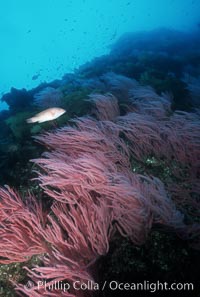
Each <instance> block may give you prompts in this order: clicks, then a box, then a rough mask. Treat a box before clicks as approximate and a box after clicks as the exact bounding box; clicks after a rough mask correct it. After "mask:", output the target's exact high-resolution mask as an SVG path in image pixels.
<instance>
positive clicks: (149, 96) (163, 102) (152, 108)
mask: <svg viewBox="0 0 200 297" xmlns="http://www.w3.org/2000/svg"><path fill="white" fill-rule="evenodd" d="M129 94H130V102H131V103H132V104H133V107H134V108H135V111H137V112H139V113H142V114H143V115H145V114H149V115H152V116H154V117H155V118H158V119H162V118H166V116H167V115H169V114H170V112H171V103H172V100H173V96H172V94H170V93H167V92H166V93H162V95H161V96H160V95H158V94H156V92H155V90H154V89H153V88H152V87H150V86H137V87H135V88H134V89H131V90H130V92H129Z"/></svg>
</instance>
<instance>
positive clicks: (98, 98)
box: [89, 94, 120, 121]
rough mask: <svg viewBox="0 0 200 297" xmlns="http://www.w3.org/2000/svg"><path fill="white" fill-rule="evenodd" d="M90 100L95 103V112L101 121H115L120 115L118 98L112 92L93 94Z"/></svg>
mask: <svg viewBox="0 0 200 297" xmlns="http://www.w3.org/2000/svg"><path fill="white" fill-rule="evenodd" d="M89 98H90V99H89V100H90V101H91V102H93V103H94V104H95V109H94V110H93V114H95V116H96V117H97V119H98V120H101V121H114V120H115V119H116V117H117V116H119V115H120V111H119V106H118V102H117V98H116V97H115V96H113V95H112V94H106V95H101V94H91V95H90V96H89Z"/></svg>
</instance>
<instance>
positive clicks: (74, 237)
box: [0, 89, 199, 297]
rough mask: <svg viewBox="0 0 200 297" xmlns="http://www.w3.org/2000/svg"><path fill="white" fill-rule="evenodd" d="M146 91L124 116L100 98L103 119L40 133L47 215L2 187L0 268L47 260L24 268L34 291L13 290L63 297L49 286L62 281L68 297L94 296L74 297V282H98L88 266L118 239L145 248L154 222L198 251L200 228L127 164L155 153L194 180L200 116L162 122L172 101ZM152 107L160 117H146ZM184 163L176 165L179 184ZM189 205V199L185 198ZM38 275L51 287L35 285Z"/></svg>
mask: <svg viewBox="0 0 200 297" xmlns="http://www.w3.org/2000/svg"><path fill="white" fill-rule="evenodd" d="M145 91H146V90H145ZM147 91H148V92H147V93H148V94H150V95H148V96H149V98H146V97H147V96H146V95H144V96H143V95H141V94H143V93H144V94H146V93H145V92H144V89H142V90H141V89H140V90H139V93H138V94H137V98H139V99H140V101H141V105H138V106H137V105H136V106H135V111H134V112H131V113H129V114H127V115H124V116H119V109H118V106H117V101H116V100H117V99H116V98H115V97H113V96H108V97H106V96H103V95H96V94H95V95H93V96H94V97H92V100H93V101H94V103H95V104H96V108H97V111H96V115H97V117H98V118H99V119H100V120H95V119H93V118H91V117H90V118H89V117H82V118H79V119H76V120H74V121H73V124H72V126H66V127H63V128H61V129H57V130H56V131H53V132H47V133H45V134H43V135H40V136H37V137H35V138H36V140H37V141H39V142H40V143H42V144H43V145H45V146H46V147H47V148H48V150H49V151H48V152H46V153H44V154H43V156H41V158H38V159H35V160H32V162H34V163H35V164H36V165H37V166H38V169H37V178H36V179H37V180H38V182H39V184H40V187H41V188H42V190H43V191H44V193H45V194H46V195H48V197H49V198H50V199H51V205H50V207H49V208H47V209H45V212H44V210H43V209H42V206H41V204H40V203H39V202H36V199H35V198H33V197H32V196H31V195H28V199H27V202H23V201H22V200H21V198H20V196H19V195H18V194H17V193H16V192H13V190H11V189H9V188H7V190H6V189H1V190H0V197H1V208H0V222H1V229H0V235H1V237H0V247H2V249H1V250H0V256H1V257H3V259H1V260H0V262H1V261H2V262H3V263H10V262H13V261H25V260H26V258H27V257H28V258H30V257H31V256H32V255H35V254H37V255H39V256H40V258H41V262H42V263H41V266H40V267H35V268H32V269H30V268H26V269H27V271H28V275H29V277H30V278H31V279H32V280H33V282H34V286H33V287H32V288H31V289H30V290H29V291H27V290H26V289H25V288H24V287H23V286H22V285H17V290H19V291H21V292H23V293H24V294H26V295H27V296H35V297H39V296H45V294H46V296H59V294H60V291H56V290H53V292H52V291H51V285H52V282H54V283H55V282H56V281H60V282H61V281H63V282H67V283H69V284H70V285H71V287H70V289H69V290H68V291H67V292H64V293H63V294H64V295H63V296H88V295H89V294H90V293H91V294H92V291H88V290H87V291H85V292H83V291H79V292H77V291H75V289H74V288H73V286H72V284H73V282H74V281H76V280H79V281H82V282H84V281H92V280H93V279H95V275H94V274H93V272H92V269H91V268H92V267H93V266H94V265H95V264H96V262H97V260H98V259H99V257H100V256H102V255H105V254H106V253H107V252H108V250H109V245H110V242H111V241H112V240H114V237H115V235H116V234H120V235H121V236H125V237H128V238H130V239H131V241H132V242H133V243H134V244H136V245H140V244H142V243H144V242H145V240H146V238H147V235H148V233H149V231H150V229H151V227H152V225H153V224H160V225H164V226H166V227H167V228H170V229H171V230H174V231H175V232H177V233H178V234H179V235H180V236H182V237H183V238H184V239H189V240H190V239H191V237H196V238H197V246H198V239H199V226H198V225H189V226H188V225H186V224H185V222H184V215H183V214H182V213H181V212H180V210H178V209H177V205H176V203H175V202H176V201H175V202H174V201H173V199H172V197H171V195H170V193H169V192H168V191H167V190H166V188H165V185H164V183H163V182H162V181H161V180H160V179H159V178H158V177H156V176H152V175H151V176H150V175H149V176H148V175H147V173H146V172H144V173H143V174H141V173H138V172H137V171H133V170H132V165H131V160H132V158H134V159H135V160H137V161H138V162H141V163H142V162H143V163H145V161H144V160H145V158H147V157H149V156H152V155H153V156H155V157H156V158H158V159H162V160H163V159H164V160H165V161H166V162H168V164H169V166H170V163H172V162H173V160H175V162H177V164H180V165H181V166H187V167H188V168H187V169H188V170H189V172H190V170H191V172H192V170H193V173H191V175H190V178H189V179H188V183H190V182H191V180H194V179H193V178H194V175H195V178H196V170H197V163H198V161H199V159H198V151H199V141H198V135H197V131H194V129H193V127H194V125H196V122H195V121H197V122H198V115H191V114H188V113H181V114H180V113H176V114H174V115H167V114H166V115H165V116H163V115H164V113H165V111H166V109H168V108H169V106H170V102H166V101H167V100H168V99H167V97H165V98H161V102H160V101H159V100H160V97H159V96H157V95H156V94H155V93H154V92H153V90H151V89H147ZM150 99H151V100H150ZM162 99H163V100H162ZM129 100H130V101H129V102H130V104H132V100H133V99H132V98H130V99H129ZM102 101H103V104H102ZM156 102H157V103H156ZM106 104H108V106H109V107H113V113H111V114H109V112H108V110H109V108H108V106H107V105H106ZM156 104H157V106H158V109H159V110H160V111H161V113H160V112H159V113H157V112H156V113H155V114H151V113H150V114H149V110H150V109H151V108H153V107H154V106H156ZM141 106H142V107H141ZM160 114H162V116H160ZM181 129H182V130H181ZM181 131H182V132H181ZM191 152H192V155H191V154H190V153H191ZM181 166H180V167H179V166H174V167H173V166H172V167H171V171H172V172H173V174H174V176H176V177H177V176H178V177H180V179H181V178H182V177H181V175H180V174H181V172H182V167H181ZM194 171H195V172H194ZM186 178H187V175H186ZM182 180H183V181H185V176H183V179H182ZM166 184H167V182H166ZM167 189H168V190H169V189H170V187H168V188H167ZM176 193H178V190H177V191H176ZM190 198H191V197H190ZM196 202H198V201H196ZM184 203H185V202H184ZM187 203H188V205H191V203H192V202H191V200H189V198H188V200H187ZM197 204H198V203H197ZM193 205H195V203H194V204H193ZM26 221H28V223H26ZM35 234H36V235H35ZM191 234H192V236H191ZM13 245H14V246H15V248H14V249H13ZM5 250H6V252H5ZM41 279H42V281H45V282H46V283H45V285H44V284H43V285H41V287H39V288H38V286H37V284H38V281H40V280H41Z"/></svg>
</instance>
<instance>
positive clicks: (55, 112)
mask: <svg viewBox="0 0 200 297" xmlns="http://www.w3.org/2000/svg"><path fill="white" fill-rule="evenodd" d="M65 112H66V110H64V109H62V108H59V107H52V108H48V109H45V110H43V111H42V112H39V113H37V114H36V115H35V116H34V117H32V118H30V119H27V120H26V122H27V123H37V122H38V123H43V122H47V121H52V120H55V119H57V118H59V117H60V116H61V115H63V114H64V113H65Z"/></svg>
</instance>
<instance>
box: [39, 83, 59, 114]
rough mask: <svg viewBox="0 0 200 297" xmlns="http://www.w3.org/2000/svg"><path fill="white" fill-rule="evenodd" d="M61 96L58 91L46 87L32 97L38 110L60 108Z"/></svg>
mask: <svg viewBox="0 0 200 297" xmlns="http://www.w3.org/2000/svg"><path fill="white" fill-rule="evenodd" d="M62 98H63V94H62V92H61V90H60V89H55V88H52V87H46V88H44V89H43V90H42V91H40V92H39V93H37V94H35V95H34V101H35V103H36V105H38V107H40V108H44V109H45V108H49V107H57V106H59V107H60V106H61V104H62V102H61V100H62Z"/></svg>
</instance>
